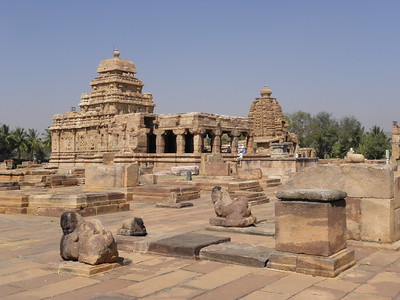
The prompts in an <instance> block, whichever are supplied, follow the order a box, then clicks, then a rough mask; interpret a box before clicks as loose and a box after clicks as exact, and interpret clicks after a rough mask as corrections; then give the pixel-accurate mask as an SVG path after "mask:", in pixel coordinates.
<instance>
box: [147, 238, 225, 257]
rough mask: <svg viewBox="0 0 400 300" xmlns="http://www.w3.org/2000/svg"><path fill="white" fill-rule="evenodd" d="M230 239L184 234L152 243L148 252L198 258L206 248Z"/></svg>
mask: <svg viewBox="0 0 400 300" xmlns="http://www.w3.org/2000/svg"><path fill="white" fill-rule="evenodd" d="M230 240H231V238H229V237H219V236H212V235H207V234H197V233H184V234H179V235H176V236H173V237H170V238H166V239H162V240H158V241H154V242H151V243H150V245H149V249H148V252H152V253H159V254H167V255H172V256H179V257H191V258H198V256H199V253H200V250H201V249H202V248H204V247H207V246H210V245H214V244H220V243H225V242H229V241H230Z"/></svg>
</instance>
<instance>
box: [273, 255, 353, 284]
mask: <svg viewBox="0 0 400 300" xmlns="http://www.w3.org/2000/svg"><path fill="white" fill-rule="evenodd" d="M355 263H356V261H355V260H354V250H349V249H343V250H341V251H339V252H337V253H335V254H332V255H331V256H317V255H307V254H297V253H290V252H283V251H275V252H273V253H271V256H270V259H269V262H268V265H267V267H268V268H271V269H278V270H285V271H292V272H296V273H303V274H308V275H313V276H323V277H335V276H337V275H338V274H339V273H341V272H343V271H344V270H347V269H349V268H351V267H352V266H354V265H355Z"/></svg>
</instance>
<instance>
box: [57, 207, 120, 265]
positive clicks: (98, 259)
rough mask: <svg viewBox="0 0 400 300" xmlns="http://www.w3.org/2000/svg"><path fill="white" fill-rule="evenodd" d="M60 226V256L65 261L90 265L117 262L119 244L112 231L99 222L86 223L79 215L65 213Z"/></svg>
mask: <svg viewBox="0 0 400 300" xmlns="http://www.w3.org/2000/svg"><path fill="white" fill-rule="evenodd" d="M60 225H61V228H62V231H63V236H62V237H61V242H60V255H61V257H62V258H63V259H64V260H75V261H79V262H83V263H86V264H90V265H98V264H102V263H113V262H116V261H117V259H118V250H117V243H116V242H115V240H114V237H113V235H112V233H111V231H109V230H106V229H104V227H103V225H102V224H101V222H100V221H99V220H97V219H94V220H91V221H88V222H85V220H84V219H83V218H82V216H81V215H79V214H78V213H75V212H65V213H63V214H62V215H61V219H60Z"/></svg>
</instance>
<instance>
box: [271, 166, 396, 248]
mask: <svg viewBox="0 0 400 300" xmlns="http://www.w3.org/2000/svg"><path fill="white" fill-rule="evenodd" d="M295 188H328V189H339V190H343V191H345V192H346V193H347V198H346V214H347V229H348V238H349V239H354V240H362V241H371V242H384V243H392V242H395V241H397V240H399V239H400V177H398V176H394V173H393V169H392V167H391V166H387V165H380V164H375V165H373V164H342V165H317V166H312V167H310V168H306V169H304V170H302V171H301V172H298V173H296V174H295V175H294V176H293V178H291V179H290V180H289V181H287V182H286V183H285V184H284V185H282V186H281V187H280V188H279V190H285V189H295Z"/></svg>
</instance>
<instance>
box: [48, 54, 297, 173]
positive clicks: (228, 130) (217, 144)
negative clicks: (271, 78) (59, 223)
mask: <svg viewBox="0 0 400 300" xmlns="http://www.w3.org/2000/svg"><path fill="white" fill-rule="evenodd" d="M97 72H98V74H99V76H98V77H96V78H95V79H94V80H93V81H92V82H91V83H90V85H91V93H89V94H83V95H82V97H81V102H80V104H79V108H80V111H76V109H75V108H72V109H71V111H70V112H67V113H66V114H63V115H61V114H57V115H54V117H53V124H52V126H51V127H50V130H51V132H52V154H51V160H50V162H51V163H52V164H53V165H57V166H77V165H87V164H91V163H102V162H106V161H108V162H110V161H111V162H115V163H132V162H139V163H140V164H141V165H145V166H150V167H153V169H154V170H164V169H165V170H166V169H170V168H171V166H176V165H199V164H200V161H201V153H205V152H211V153H221V152H222V137H223V136H224V140H225V141H226V140H227V141H228V143H229V147H230V149H231V153H232V155H233V157H235V155H236V153H237V152H238V150H239V149H238V141H239V138H240V139H242V140H243V139H244V140H243V142H244V143H245V145H246V147H247V153H248V154H251V153H254V152H255V151H254V150H255V148H257V147H267V146H270V144H272V143H274V142H275V143H276V142H291V143H292V144H291V145H294V143H293V141H294V140H295V139H294V137H293V135H292V134H290V133H289V132H288V130H287V124H286V123H285V119H284V116H283V114H282V110H281V108H280V106H279V104H278V102H277V101H276V99H274V98H270V97H269V96H270V95H271V92H270V90H268V89H263V90H262V91H261V96H262V97H261V98H258V99H256V101H255V102H254V103H253V105H252V107H251V109H250V113H249V118H241V117H232V116H223V115H216V114H207V113H180V114H167V115H158V114H154V113H153V110H154V107H155V103H154V102H153V98H152V95H151V94H149V93H143V92H142V89H143V82H142V81H141V80H139V79H138V78H136V77H135V74H136V67H135V65H134V64H133V63H132V62H131V61H129V60H126V59H122V58H120V53H119V51H118V50H115V51H114V57H113V58H109V59H105V60H103V61H101V62H100V64H99V66H98V68H97ZM268 91H269V92H268ZM253 123H254V127H253ZM253 137H254V138H255V139H256V140H257V143H256V144H253ZM293 147H294V146H293ZM293 147H292V150H293V149H294V148H293ZM292 153H293V151H292Z"/></svg>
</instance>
